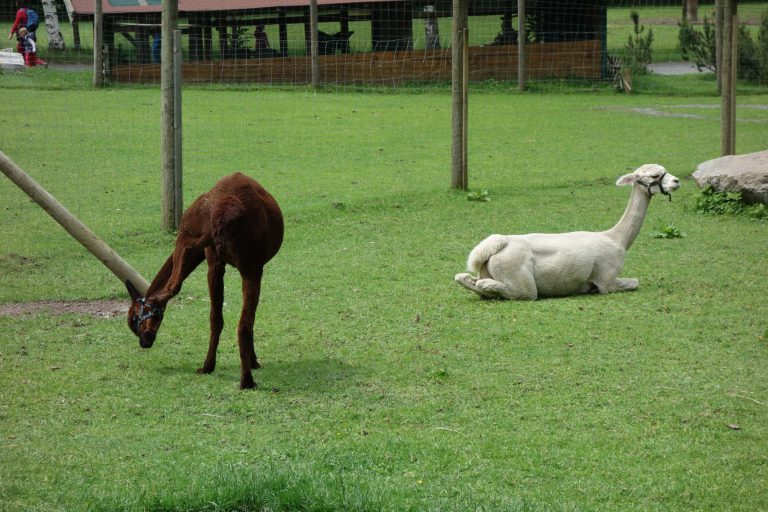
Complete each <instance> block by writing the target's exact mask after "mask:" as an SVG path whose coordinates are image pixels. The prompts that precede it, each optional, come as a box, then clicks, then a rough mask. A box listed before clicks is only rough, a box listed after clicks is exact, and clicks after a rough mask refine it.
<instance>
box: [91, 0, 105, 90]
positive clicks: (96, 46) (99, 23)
mask: <svg viewBox="0 0 768 512" xmlns="http://www.w3.org/2000/svg"><path fill="white" fill-rule="evenodd" d="M103 46H104V13H103V11H102V8H101V0H93V86H94V87H103V86H104V48H103Z"/></svg>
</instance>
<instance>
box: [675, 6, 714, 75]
mask: <svg viewBox="0 0 768 512" xmlns="http://www.w3.org/2000/svg"><path fill="white" fill-rule="evenodd" d="M677 26H678V27H680V32H679V33H678V36H677V37H678V39H679V41H680V51H681V52H682V54H683V60H686V61H693V62H694V63H695V64H696V67H697V68H698V69H699V71H701V70H703V69H709V70H710V71H715V70H716V68H717V66H716V62H717V55H716V53H715V52H716V50H715V49H716V47H717V46H716V45H717V42H716V36H715V26H714V24H712V23H710V22H709V20H708V19H707V18H706V17H704V24H703V25H702V30H701V31H698V30H696V29H695V28H693V26H692V25H691V24H690V23H688V20H686V19H685V18H683V19H682V21H680V23H678V25H677Z"/></svg>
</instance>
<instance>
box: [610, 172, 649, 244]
mask: <svg viewBox="0 0 768 512" xmlns="http://www.w3.org/2000/svg"><path fill="white" fill-rule="evenodd" d="M650 202H651V196H650V195H649V194H648V192H647V191H645V190H644V189H643V188H642V187H641V186H640V185H635V186H634V187H633V188H632V195H631V196H629V204H627V209H626V210H624V215H622V216H621V219H619V222H617V223H616V225H615V226H613V227H612V228H611V229H609V230H608V231H607V234H608V236H610V237H611V238H613V239H614V240H616V241H617V242H619V243H620V244H621V246H622V247H624V249H625V250H626V249H629V247H630V246H631V245H632V242H634V241H635V238H637V234H638V233H639V232H640V228H641V227H642V226H643V220H644V219H645V213H646V212H647V211H648V204H649V203H650Z"/></svg>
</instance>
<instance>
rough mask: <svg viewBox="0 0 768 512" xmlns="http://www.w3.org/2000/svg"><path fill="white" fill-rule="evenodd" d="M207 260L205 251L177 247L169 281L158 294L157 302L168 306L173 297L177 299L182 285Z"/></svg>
mask: <svg viewBox="0 0 768 512" xmlns="http://www.w3.org/2000/svg"><path fill="white" fill-rule="evenodd" d="M204 259H205V251H204V250H203V249H199V248H196V247H195V248H182V249H181V250H179V248H178V247H177V249H176V251H175V252H174V253H173V267H172V271H171V275H170V277H169V278H168V281H167V282H166V283H165V286H164V287H163V290H162V291H160V292H158V293H157V294H156V300H157V301H158V302H160V303H161V304H166V303H167V302H168V301H169V300H170V299H171V298H172V297H175V296H176V295H178V294H179V292H180V291H181V284H182V283H183V282H184V280H185V279H186V278H187V277H189V274H191V273H192V271H193V270H195V269H196V268H197V266H198V265H200V263H202V262H203V260H204Z"/></svg>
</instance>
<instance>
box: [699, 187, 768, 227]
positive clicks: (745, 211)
mask: <svg viewBox="0 0 768 512" xmlns="http://www.w3.org/2000/svg"><path fill="white" fill-rule="evenodd" d="M694 208H695V209H696V211H697V212H698V213H706V214H713V215H744V216H746V217H749V218H751V219H755V220H759V221H765V220H768V207H766V205H764V204H746V203H744V202H743V201H742V200H741V192H718V191H717V190H715V189H714V188H712V187H711V186H710V187H707V188H705V189H704V190H702V191H701V194H699V196H698V197H696V202H695V205H694Z"/></svg>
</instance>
